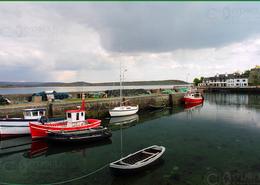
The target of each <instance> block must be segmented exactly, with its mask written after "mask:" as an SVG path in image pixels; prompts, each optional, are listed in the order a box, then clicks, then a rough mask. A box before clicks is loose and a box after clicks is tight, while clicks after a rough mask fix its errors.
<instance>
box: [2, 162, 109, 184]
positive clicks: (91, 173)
mask: <svg viewBox="0 0 260 185" xmlns="http://www.w3.org/2000/svg"><path fill="white" fill-rule="evenodd" d="M107 166H108V164H106V165H104V166H102V167H100V168H98V169H97V170H95V171H93V172H90V173H88V174H86V175H83V176H81V177H76V178H73V179H69V180H65V181H60V182H54V183H47V184H38V185H58V184H66V183H69V182H73V181H76V180H80V179H84V178H86V177H88V176H90V175H93V174H95V173H97V172H99V171H101V170H103V169H105V168H106V167H107ZM0 184H2V185H30V184H13V183H7V182H0Z"/></svg>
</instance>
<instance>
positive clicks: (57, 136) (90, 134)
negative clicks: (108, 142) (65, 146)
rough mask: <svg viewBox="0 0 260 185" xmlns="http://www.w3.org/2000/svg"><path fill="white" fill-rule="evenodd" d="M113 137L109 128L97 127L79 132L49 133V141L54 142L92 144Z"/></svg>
mask: <svg viewBox="0 0 260 185" xmlns="http://www.w3.org/2000/svg"><path fill="white" fill-rule="evenodd" d="M111 136H112V133H111V132H110V131H109V129H108V128H107V127H102V126H100V127H97V128H91V129H86V130H79V131H58V132H56V131H55V132H53V131H48V136H47V139H48V140H50V141H54V142H64V143H65V142H66V143H76V142H92V141H99V140H102V139H108V138H110V137H111Z"/></svg>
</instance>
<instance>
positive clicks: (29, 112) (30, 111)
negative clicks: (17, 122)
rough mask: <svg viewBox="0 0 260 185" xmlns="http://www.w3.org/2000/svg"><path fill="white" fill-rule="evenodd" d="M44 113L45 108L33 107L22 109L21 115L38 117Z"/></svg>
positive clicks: (26, 117)
mask: <svg viewBox="0 0 260 185" xmlns="http://www.w3.org/2000/svg"><path fill="white" fill-rule="evenodd" d="M45 115H46V109H44V108H35V109H24V110H23V116H24V119H40V118H41V117H42V116H45Z"/></svg>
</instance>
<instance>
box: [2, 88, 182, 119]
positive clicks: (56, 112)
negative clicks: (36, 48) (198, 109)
mask: <svg viewBox="0 0 260 185" xmlns="http://www.w3.org/2000/svg"><path fill="white" fill-rule="evenodd" d="M151 92H154V93H151V94H143V95H134V96H131V95H129V96H124V99H126V100H128V101H127V103H129V104H138V105H139V108H140V111H145V110H147V109H149V105H151V104H164V105H166V106H168V107H173V106H175V105H178V104H180V103H181V99H182V98H183V96H184V94H185V93H184V92H174V93H172V94H169V93H168V94H163V93H160V91H159V90H153V91H151ZM72 94H73V98H71V99H67V100H62V101H51V102H50V101H40V102H23V101H24V99H25V98H26V97H27V96H28V95H7V96H6V97H8V98H10V99H12V100H13V101H17V102H16V103H15V104H10V105H4V106H0V117H5V116H6V115H8V116H9V117H14V116H22V110H23V109H28V108H46V109H47V115H48V117H61V116H64V111H66V110H69V109H75V107H78V106H80V105H81V99H80V98H79V96H80V94H82V92H73V93H72ZM11 96H12V97H11ZM14 97H15V98H14ZM75 97H77V98H75ZM18 101H19V103H18ZM85 102H86V111H87V117H94V118H97V117H99V118H102V117H106V116H108V115H109V114H108V110H109V109H110V108H112V107H115V106H119V105H120V98H119V97H111V98H107V97H103V98H86V99H85Z"/></svg>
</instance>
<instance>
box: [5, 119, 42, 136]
mask: <svg viewBox="0 0 260 185" xmlns="http://www.w3.org/2000/svg"><path fill="white" fill-rule="evenodd" d="M30 121H37V120H36V119H35V120H27V119H0V138H9V137H17V136H20V135H26V134H30V128H29V122H30Z"/></svg>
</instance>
